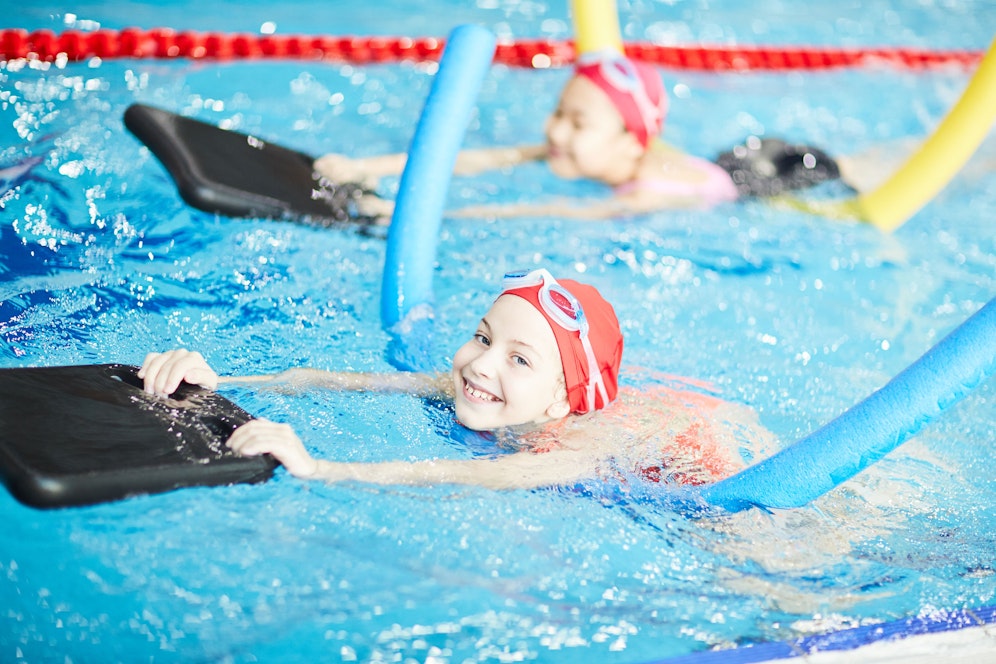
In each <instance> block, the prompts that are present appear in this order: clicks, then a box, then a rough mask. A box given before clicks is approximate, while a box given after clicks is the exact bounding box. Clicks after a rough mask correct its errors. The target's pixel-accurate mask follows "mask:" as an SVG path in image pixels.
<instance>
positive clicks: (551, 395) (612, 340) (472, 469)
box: [139, 269, 760, 489]
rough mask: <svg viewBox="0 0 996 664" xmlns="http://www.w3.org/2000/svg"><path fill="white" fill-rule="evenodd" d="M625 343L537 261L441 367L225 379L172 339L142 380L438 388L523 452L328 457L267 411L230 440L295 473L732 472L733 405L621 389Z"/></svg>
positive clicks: (465, 420)
mask: <svg viewBox="0 0 996 664" xmlns="http://www.w3.org/2000/svg"><path fill="white" fill-rule="evenodd" d="M622 350H623V337H622V332H621V331H620V327H619V323H618V320H617V319H616V315H615V312H614V311H613V309H612V306H611V305H610V304H609V303H608V302H607V301H606V300H605V299H604V298H603V297H602V296H601V295H600V294H599V292H598V291H597V290H596V289H595V288H593V287H592V286H588V285H585V284H581V283H578V282H577V281H574V280H569V279H562V280H559V281H558V280H556V279H554V277H553V276H552V275H551V274H550V273H549V272H547V271H546V270H543V269H539V270H533V271H531V272H522V273H515V274H510V275H506V277H505V280H504V283H503V290H502V292H501V294H500V295H499V296H498V298H497V299H496V300H495V301H494V303H493V305H492V306H491V308H490V309H489V311H488V312H487V313H486V314H485V315H484V317H483V318H482V319H481V321H480V323H479V324H478V326H477V329H476V331H475V332H474V334H473V336H472V337H471V339H470V340H469V341H467V342H466V343H465V344H464V345H463V346H462V347H461V348H460V349H459V350H458V351H457V352H456V354H455V355H454V357H453V364H452V369H451V371H450V373H449V374H448V375H436V376H432V375H425V374H417V373H403V372H399V373H394V374H364V373H335V372H326V371H319V370H315V369H307V368H300V369H291V370H288V371H284V372H282V373H279V374H276V375H270V376H250V377H232V378H219V377H218V375H217V374H216V373H215V372H214V371H213V370H212V369H211V368H210V367H209V366H208V364H207V363H206V362H205V360H204V358H203V357H201V355H200V354H199V353H192V352H188V351H186V350H175V351H170V352H167V353H150V354H149V355H148V356H147V357H146V358H145V361H144V362H143V365H142V367H141V369H140V371H139V377H140V378H142V379H143V380H144V385H145V389H146V391H148V392H150V393H154V394H159V395H163V396H165V395H169V394H171V393H172V392H173V391H175V390H176V388H177V387H178V386H179V385H180V383H181V382H182V381H186V382H188V383H193V384H197V385H201V386H203V387H205V388H208V389H216V388H217V386H218V385H219V384H247V383H265V384H270V385H275V386H280V387H283V388H286V387H291V388H298V389H310V388H328V389H337V390H359V391H383V392H407V393H411V394H414V395H418V396H423V397H442V398H446V399H449V400H452V402H453V404H454V409H455V415H456V419H457V420H458V421H459V422H460V423H461V424H462V425H463V426H464V427H466V428H468V429H471V430H475V431H489V432H494V433H495V435H496V436H498V437H499V438H511V439H514V441H515V449H516V450H517V451H515V452H512V453H508V454H499V455H496V456H494V457H493V458H476V459H436V460H427V461H421V462H414V463H411V462H403V461H396V462H385V463H336V462H332V461H326V460H323V459H316V458H314V457H312V456H311V454H309V453H308V451H307V450H306V449H305V446H304V444H303V443H302V441H301V439H300V438H299V437H298V436H297V434H296V433H295V432H294V431H293V429H292V428H291V427H290V426H289V425H286V424H279V423H276V422H271V421H268V420H263V419H260V420H254V421H251V422H249V423H247V424H245V425H243V426H242V427H239V428H238V429H236V430H235V432H234V433H233V434H232V436H231V438H230V439H229V440H228V445H229V446H230V447H231V448H232V449H233V450H235V451H236V452H238V453H239V454H243V455H250V456H252V455H258V454H272V455H273V456H274V457H276V458H277V459H278V460H279V461H280V462H281V463H282V464H283V465H284V466H285V467H286V468H287V470H288V471H289V472H290V473H291V474H293V475H295V476H297V477H300V478H307V479H320V480H325V481H332V482H334V481H342V480H360V481H366V482H373V483H380V484H436V483H457V484H478V485H483V486H486V487H490V488H495V489H510V488H532V487H539V486H548V485H558V484H571V483H575V482H578V481H580V480H584V479H591V478H593V477H598V476H600V475H603V474H606V473H613V472H614V473H616V474H618V473H622V474H624V475H629V474H637V475H640V476H643V477H645V478H650V479H653V480H661V479H666V478H668V477H671V478H674V479H680V480H682V481H690V482H702V481H708V480H711V479H717V478H718V477H722V476H725V475H728V474H731V473H732V472H735V471H736V470H737V469H739V467H740V466H741V465H742V461H740V459H739V454H738V453H737V451H736V450H737V449H738V446H739V445H742V444H743V441H742V440H739V441H738V440H737V439H736V436H735V435H734V433H733V429H734V427H735V426H740V425H742V423H743V422H742V421H743V416H742V415H741V414H739V413H737V412H736V407H735V406H733V405H732V404H724V403H723V402H721V401H719V400H718V399H712V398H711V397H706V396H705V395H700V394H695V393H694V392H692V391H687V392H684V391H680V390H656V391H655V392H654V393H653V394H639V393H636V392H635V391H630V390H625V392H626V393H625V395H623V398H620V399H617V395H619V393H620V391H619V386H618V375H619V367H620V363H621V359H622ZM724 419H725V420H727V424H724ZM733 419H739V420H741V422H740V424H737V425H734V424H732V422H730V420H733ZM758 430H760V428H759V427H758Z"/></svg>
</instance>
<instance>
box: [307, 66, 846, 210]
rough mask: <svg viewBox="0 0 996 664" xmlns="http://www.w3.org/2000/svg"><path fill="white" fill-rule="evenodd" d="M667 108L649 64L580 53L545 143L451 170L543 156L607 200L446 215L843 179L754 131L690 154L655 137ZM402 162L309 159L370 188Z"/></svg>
mask: <svg viewBox="0 0 996 664" xmlns="http://www.w3.org/2000/svg"><path fill="white" fill-rule="evenodd" d="M667 108H668V101H667V92H666V90H665V88H664V84H663V81H662V80H661V77H660V75H659V74H658V72H657V70H656V69H655V68H654V67H652V66H651V65H648V64H645V63H642V62H637V61H633V60H630V59H629V58H626V57H624V56H622V55H620V54H618V53H616V52H614V51H610V52H595V53H588V54H585V55H582V56H581V57H580V58H579V61H578V63H577V66H576V67H575V70H574V75H573V76H572V77H571V79H570V80H569V81H568V82H567V85H566V86H565V87H564V89H563V92H562V93H561V96H560V101H559V104H558V106H557V109H556V110H555V111H554V112H553V114H552V115H551V116H550V117H549V118H548V119H547V121H546V143H545V144H543V145H522V146H513V147H507V148H484V149H477V150H464V151H462V152H460V153H459V154H458V155H457V159H456V163H455V166H454V173H455V174H456V175H475V174H478V173H481V172H485V171H489V170H495V169H500V168H505V167H509V166H514V165H517V164H521V163H525V162H529V161H545V162H546V163H547V165H548V166H549V167H550V170H551V171H552V172H553V173H554V174H555V175H557V176H559V177H563V178H568V179H577V178H587V179H590V180H594V181H597V182H601V183H604V184H607V185H609V186H610V187H612V192H613V193H612V196H611V197H610V198H607V199H604V200H588V201H584V204H583V205H579V204H578V203H577V202H573V203H572V202H569V201H561V202H554V201H552V202H548V203H537V204H513V205H498V206H491V205H483V206H474V207H467V208H461V209H459V210H455V211H451V212H450V213H449V214H450V216H460V217H477V216H481V217H509V216H520V215H544V216H557V217H567V218H574V219H605V218H609V217H615V216H619V215H625V214H639V213H647V212H654V211H657V210H664V209H670V208H697V209H708V208H711V207H713V206H715V205H718V204H720V203H724V202H729V201H734V200H737V199H738V198H739V197H741V196H772V195H777V194H780V193H784V192H787V191H790V190H793V189H799V188H802V187H809V186H812V185H814V184H818V183H819V182H823V181H826V180H832V179H836V178H839V177H840V176H841V172H840V166H838V164H837V163H836V162H835V161H834V160H833V159H831V158H830V157H829V156H827V155H826V154H825V153H824V152H822V151H821V150H818V149H816V148H812V147H806V146H798V145H789V144H787V143H785V142H784V141H780V140H778V139H763V140H762V139H758V138H756V137H752V138H751V139H749V140H748V141H747V142H746V143H745V144H744V145H742V146H738V147H737V148H734V149H733V150H731V151H729V152H727V153H724V154H723V155H721V156H720V157H719V158H718V159H717V161H716V162H712V161H708V160H706V159H703V158H700V157H695V156H692V155H689V154H686V153H684V152H682V151H681V150H678V149H677V148H674V147H671V146H669V145H666V144H665V143H663V142H662V141H661V140H660V138H659V135H660V133H661V130H662V129H663V126H664V119H665V116H666V114H667ZM406 159H407V155H405V154H391V155H382V156H375V157H366V158H357V159H351V158H349V157H346V156H345V155H340V154H328V155H325V156H323V157H321V158H319V159H317V160H316V161H315V168H316V169H317V170H318V171H319V172H320V173H322V174H323V175H325V176H326V177H328V178H329V179H330V180H332V181H335V182H360V183H362V184H363V185H364V186H366V187H368V188H370V189H374V188H376V186H377V182H378V180H379V179H380V178H381V177H383V176H386V175H396V174H399V173H401V171H402V170H403V169H404V165H405V161H406ZM850 184H851V186H855V185H856V183H850ZM384 203H385V205H384V207H383V209H381V210H380V211H379V212H380V214H382V215H383V216H385V217H389V216H390V212H391V207H392V206H391V204H390V203H389V202H387V201H384ZM368 212H369V210H368Z"/></svg>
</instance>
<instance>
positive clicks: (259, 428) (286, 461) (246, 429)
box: [226, 418, 318, 478]
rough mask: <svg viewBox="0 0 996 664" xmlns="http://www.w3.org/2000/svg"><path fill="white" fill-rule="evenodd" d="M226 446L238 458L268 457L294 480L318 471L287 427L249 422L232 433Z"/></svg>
mask: <svg viewBox="0 0 996 664" xmlns="http://www.w3.org/2000/svg"><path fill="white" fill-rule="evenodd" d="M226 444H227V445H228V446H229V447H230V448H232V450H233V451H234V452H235V453H237V454H241V455H242V456H258V455H260V454H272V455H273V456H274V457H276V459H277V460H278V461H279V462H280V463H282V464H283V465H284V468H286V469H287V471H288V472H289V473H290V474H291V475H294V476H295V477H302V478H307V477H312V476H313V475H314V474H315V473H316V472H317V471H318V461H316V460H315V459H314V457H312V456H311V455H310V454H308V451H307V450H305V449H304V444H303V443H302V442H301V439H300V438H298V437H297V434H296V433H294V429H293V428H291V426H290V425H289V424H279V423H277V422H271V421H270V420H267V419H263V418H260V419H258V420H251V421H249V422H246V423H245V424H243V425H242V426H240V427H239V428H238V429H236V430H235V431H233V432H232V435H231V437H230V438H229V439H228V442H227V443H226Z"/></svg>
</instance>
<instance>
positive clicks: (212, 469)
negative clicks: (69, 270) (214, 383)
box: [0, 364, 277, 508]
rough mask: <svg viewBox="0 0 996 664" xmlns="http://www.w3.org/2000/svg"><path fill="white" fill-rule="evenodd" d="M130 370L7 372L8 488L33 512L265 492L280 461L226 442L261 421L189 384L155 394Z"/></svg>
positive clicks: (2, 449) (4, 434)
mask: <svg viewBox="0 0 996 664" xmlns="http://www.w3.org/2000/svg"><path fill="white" fill-rule="evenodd" d="M136 372H137V368H136V367H132V366H127V365H123V364H91V365H82V366H64V367H38V368H22V369H0V480H2V482H3V483H4V484H5V485H6V486H7V488H8V490H9V491H10V493H11V494H12V495H13V496H14V497H15V498H17V499H18V500H19V501H21V502H22V503H24V504H26V505H30V506H33V507H44V508H48V507H67V506H75V505H89V504H94V503H100V502H107V501H112V500H118V499H121V498H125V497H128V496H132V495H139V494H149V493H161V492H165V491H171V490H173V489H178V488H181V487H191V486H215V485H222V484H234V483H254V482H263V481H266V480H267V479H269V478H270V477H271V476H272V474H273V470H274V468H275V467H276V466H277V461H276V460H275V459H273V458H272V457H270V456H268V455H265V456H257V457H240V456H238V455H236V454H235V453H233V452H232V451H231V450H229V449H228V448H227V447H226V446H225V445H224V442H225V440H227V439H228V437H229V435H230V434H231V432H232V431H234V430H235V428H236V427H237V426H239V425H241V424H243V423H245V422H248V421H249V420H250V419H252V416H251V415H250V414H249V413H247V412H246V411H244V410H243V409H242V408H240V407H239V406H237V405H235V404H234V403H232V402H231V401H229V400H228V399H225V398H224V397H222V396H221V395H219V394H217V393H215V392H212V391H209V390H205V389H202V388H200V387H197V386H194V385H188V384H186V383H184V384H182V385H181V386H180V388H179V389H178V390H177V391H176V392H174V393H173V394H172V395H171V396H170V397H169V398H168V399H166V398H162V397H157V396H154V395H150V394H146V393H145V391H144V390H143V389H142V381H141V380H140V379H139V378H138V376H137V373H136Z"/></svg>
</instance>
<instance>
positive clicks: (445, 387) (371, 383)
mask: <svg viewBox="0 0 996 664" xmlns="http://www.w3.org/2000/svg"><path fill="white" fill-rule="evenodd" d="M218 382H219V383H220V384H225V385H245V384H252V383H261V384H266V385H268V386H271V385H272V386H280V387H287V388H291V389H293V390H303V389H308V388H313V387H321V388H326V389H329V390H343V391H349V392H393V393H402V394H412V395H415V396H420V397H431V396H442V395H446V394H449V393H451V392H452V391H453V390H452V388H451V387H450V385H449V380H448V376H447V375H445V374H439V375H429V374H422V373H412V372H405V371H398V372H394V373H361V372H345V371H324V370H322V369H311V368H308V367H301V368H297V369H287V370H286V371H281V372H280V373H277V374H266V375H258V376H222V377H220V378H218Z"/></svg>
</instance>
